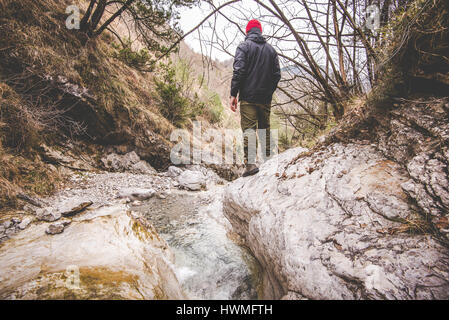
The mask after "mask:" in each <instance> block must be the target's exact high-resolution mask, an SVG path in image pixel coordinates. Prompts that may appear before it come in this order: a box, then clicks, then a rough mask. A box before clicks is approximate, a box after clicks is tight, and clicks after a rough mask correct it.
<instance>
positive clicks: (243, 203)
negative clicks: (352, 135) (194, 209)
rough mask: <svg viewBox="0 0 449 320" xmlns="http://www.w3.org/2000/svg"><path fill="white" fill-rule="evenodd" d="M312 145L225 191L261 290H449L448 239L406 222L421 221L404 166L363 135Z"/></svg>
mask: <svg viewBox="0 0 449 320" xmlns="http://www.w3.org/2000/svg"><path fill="white" fill-rule="evenodd" d="M305 151H306V150H303V149H301V148H298V149H292V150H288V151H287V152H285V153H283V154H281V155H279V156H278V157H276V158H274V159H272V160H270V161H268V162H266V163H265V164H264V165H263V166H262V167H261V168H260V172H259V174H257V175H255V176H252V177H248V178H240V179H238V180H236V181H234V182H233V183H231V184H229V185H228V187H227V188H226V191H225V194H224V213H225V215H226V216H227V217H228V219H229V220H230V222H231V223H232V226H233V230H234V231H235V232H236V233H237V234H238V235H239V236H240V237H241V239H242V241H243V242H244V243H245V244H246V245H247V246H248V247H249V248H250V250H251V251H252V252H253V254H254V255H255V257H256V258H257V259H258V261H259V262H260V263H261V265H262V268H263V269H264V271H265V274H264V297H265V298H282V297H284V298H295V299H296V298H307V299H360V298H361V299H447V298H448V297H449V294H448V292H449V285H448V282H447V279H448V277H449V255H448V249H447V247H445V246H443V245H442V244H441V243H440V242H438V241H436V240H435V238H434V237H433V236H431V235H429V234H427V233H426V232H424V233H423V232H420V230H419V229H418V230H409V229H408V228H409V227H410V225H408V224H407V223H406V222H407V221H412V222H416V223H417V221H422V216H421V215H420V214H419V213H417V210H416V209H417V208H416V207H414V204H413V202H411V201H409V198H408V197H407V193H406V191H404V190H403V188H402V186H403V185H404V183H406V182H407V181H409V179H410V176H409V174H408V172H407V170H405V169H404V168H403V167H402V166H400V165H399V164H397V163H395V162H393V161H391V160H388V159H387V158H385V157H384V156H383V155H382V153H381V152H379V151H378V150H376V148H375V147H374V146H371V145H366V144H364V145H361V144H346V145H343V144H333V145H330V146H328V147H326V148H324V149H322V150H320V151H318V152H315V153H313V154H308V153H307V152H305ZM301 153H302V154H303V156H300V157H298V154H301ZM401 230H402V231H401ZM407 230H408V231H407Z"/></svg>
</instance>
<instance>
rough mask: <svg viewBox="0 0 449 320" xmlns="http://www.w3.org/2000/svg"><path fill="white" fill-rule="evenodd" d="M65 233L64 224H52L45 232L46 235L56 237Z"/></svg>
mask: <svg viewBox="0 0 449 320" xmlns="http://www.w3.org/2000/svg"><path fill="white" fill-rule="evenodd" d="M63 231H64V224H62V223H52V224H51V225H49V226H48V228H47V230H45V233H46V234H50V235H54V234H59V233H62V232H63Z"/></svg>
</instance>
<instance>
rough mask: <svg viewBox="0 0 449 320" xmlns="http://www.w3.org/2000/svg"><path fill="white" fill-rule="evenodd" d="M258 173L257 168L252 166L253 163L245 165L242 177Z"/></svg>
mask: <svg viewBox="0 0 449 320" xmlns="http://www.w3.org/2000/svg"><path fill="white" fill-rule="evenodd" d="M258 172H259V168H258V167H257V166H256V165H255V164H253V163H251V164H247V165H246V169H245V172H243V175H242V177H247V176H252V175H253V174H256V173H258Z"/></svg>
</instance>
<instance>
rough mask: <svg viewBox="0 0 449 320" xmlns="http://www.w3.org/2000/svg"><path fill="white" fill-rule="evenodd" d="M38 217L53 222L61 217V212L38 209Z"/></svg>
mask: <svg viewBox="0 0 449 320" xmlns="http://www.w3.org/2000/svg"><path fill="white" fill-rule="evenodd" d="M36 218H37V219H38V220H41V221H47V222H53V221H56V220H58V219H60V218H61V213H60V212H56V211H53V210H52V211H49V210H47V209H38V210H36Z"/></svg>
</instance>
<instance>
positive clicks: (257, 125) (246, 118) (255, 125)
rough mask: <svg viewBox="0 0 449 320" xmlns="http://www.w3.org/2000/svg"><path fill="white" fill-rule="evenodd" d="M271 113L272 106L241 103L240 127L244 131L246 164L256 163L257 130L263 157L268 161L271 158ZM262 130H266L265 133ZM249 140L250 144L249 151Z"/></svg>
mask: <svg viewBox="0 0 449 320" xmlns="http://www.w3.org/2000/svg"><path fill="white" fill-rule="evenodd" d="M270 113H271V105H270V104H259V103H252V102H247V101H240V125H241V127H242V131H243V150H244V154H245V163H256V154H257V139H256V130H257V132H258V135H259V139H258V140H259V143H261V147H262V157H263V158H264V159H266V158H267V157H269V156H270ZM260 129H266V130H265V131H264V130H260ZM264 135H265V137H264ZM264 138H265V139H264ZM248 140H249V142H250V143H249V150H248Z"/></svg>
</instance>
